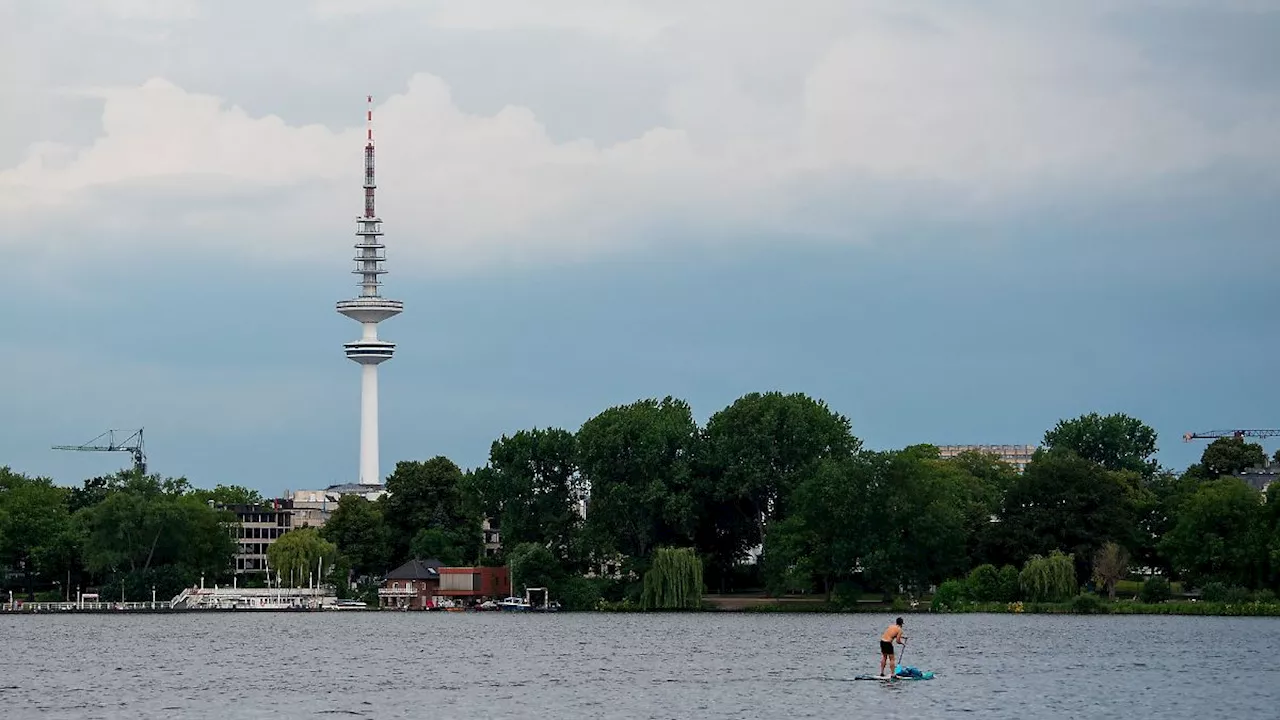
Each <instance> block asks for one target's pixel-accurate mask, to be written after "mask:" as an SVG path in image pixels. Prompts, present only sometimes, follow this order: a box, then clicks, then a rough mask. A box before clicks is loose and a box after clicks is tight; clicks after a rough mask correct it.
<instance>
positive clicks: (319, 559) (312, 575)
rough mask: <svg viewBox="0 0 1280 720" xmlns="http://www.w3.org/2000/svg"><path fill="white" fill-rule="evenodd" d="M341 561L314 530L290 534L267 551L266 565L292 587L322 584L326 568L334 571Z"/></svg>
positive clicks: (300, 530)
mask: <svg viewBox="0 0 1280 720" xmlns="http://www.w3.org/2000/svg"><path fill="white" fill-rule="evenodd" d="M337 560H338V548H337V546H335V545H334V544H333V543H331V542H329V541H328V540H325V539H324V538H323V537H321V535H320V532H319V531H318V530H316V529H315V528H301V529H298V530H290V531H289V532H287V533H285V534H284V535H281V536H280V538H279V539H277V540H276V541H275V542H273V543H271V545H270V546H268V547H267V562H268V563H269V564H270V566H271V569H272V571H273V572H275V574H276V575H277V576H278V577H279V578H280V579H281V581H283V582H286V583H288V584H289V585H290V586H292V587H299V586H302V585H305V584H307V583H308V582H309V581H310V580H311V579H315V580H317V581H321V576H322V575H323V573H324V568H330V569H332V568H333V566H334V565H335V564H336V563H337Z"/></svg>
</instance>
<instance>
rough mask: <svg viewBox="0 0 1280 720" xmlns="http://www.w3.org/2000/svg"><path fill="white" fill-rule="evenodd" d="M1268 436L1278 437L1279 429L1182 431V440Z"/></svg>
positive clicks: (1279, 435) (1279, 434)
mask: <svg viewBox="0 0 1280 720" xmlns="http://www.w3.org/2000/svg"><path fill="white" fill-rule="evenodd" d="M1224 437H1230V438H1238V439H1243V438H1246V437H1253V438H1269V437H1280V430H1209V431H1208V432H1189V433H1183V435H1182V442H1191V441H1192V440H1213V439H1216V438H1224Z"/></svg>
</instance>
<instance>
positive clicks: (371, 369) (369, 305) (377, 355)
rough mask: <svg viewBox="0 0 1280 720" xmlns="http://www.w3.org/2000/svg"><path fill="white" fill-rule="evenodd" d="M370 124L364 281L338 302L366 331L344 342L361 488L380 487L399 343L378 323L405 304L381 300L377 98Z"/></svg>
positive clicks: (361, 251) (360, 257) (360, 267)
mask: <svg viewBox="0 0 1280 720" xmlns="http://www.w3.org/2000/svg"><path fill="white" fill-rule="evenodd" d="M365 121H366V123H367V124H368V132H367V135H368V141H367V143H366V144H365V146H364V215H363V216H362V217H359V218H356V235H357V236H359V238H360V239H359V240H358V241H357V242H356V245H355V248H356V256H355V258H354V259H355V262H356V269H355V270H353V271H352V272H353V273H355V274H356V275H359V276H360V282H359V286H360V294H359V295H358V296H357V297H355V298H353V299H351V300H343V301H341V302H339V303H338V305H337V309H338V312H340V313H342V314H343V315H346V316H347V317H349V318H351V319H352V320H355V321H356V322H358V323H360V327H361V329H362V330H363V332H362V333H361V337H360V339H359V340H356V341H355V342H349V343H345V344H344V345H343V347H345V348H346V351H347V359H349V360H353V361H355V362H356V363H358V364H359V365H360V477H359V479H358V481H357V482H358V483H359V484H361V485H381V484H382V475H380V474H379V471H378V365H379V364H380V363H382V362H385V361H387V360H390V359H391V355H392V354H393V353H394V352H395V349H396V345H395V343H389V342H387V341H385V340H380V339H378V323H380V322H382V321H383V320H386V319H387V318H390V317H395V316H396V315H399V314H400V313H401V312H402V311H403V310H404V303H402V302H400V301H399V300H388V299H386V298H384V297H382V296H380V295H378V287H379V286H380V285H382V282H381V281H380V280H379V277H380V276H382V275H385V274H386V272H387V271H386V270H385V269H383V267H382V264H383V263H384V262H385V261H386V259H387V256H386V254H385V253H384V252H383V251H384V250H385V249H386V247H387V246H386V245H383V244H382V220H381V219H379V218H378V216H377V214H376V213H375V212H374V209H373V192H374V189H375V188H377V185H376V184H375V183H374V180H373V96H369V97H368V110H367V111H366V114H365Z"/></svg>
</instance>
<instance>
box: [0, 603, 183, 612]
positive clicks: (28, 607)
mask: <svg viewBox="0 0 1280 720" xmlns="http://www.w3.org/2000/svg"><path fill="white" fill-rule="evenodd" d="M168 609H169V601H167V600H160V601H157V602H150V601H148V602H78V603H77V602H13V603H4V604H0V611H3V612H34V613H56V612H111V611H113V610H168Z"/></svg>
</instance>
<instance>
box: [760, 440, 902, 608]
mask: <svg viewBox="0 0 1280 720" xmlns="http://www.w3.org/2000/svg"><path fill="white" fill-rule="evenodd" d="M879 459H880V456H879V455H877V454H875V453H862V454H859V455H858V456H855V457H852V458H839V459H837V458H830V459H827V460H824V461H822V462H821V463H819V464H818V466H817V468H816V469H815V471H814V473H813V474H812V475H809V476H808V477H805V478H804V479H803V480H801V481H800V484H799V485H798V486H797V487H796V488H795V490H793V491H792V495H791V498H790V500H789V506H790V509H791V510H790V513H789V514H788V515H787V516H786V517H783V518H781V519H779V520H778V521H776V522H774V523H772V524H771V525H770V526H769V532H768V534H767V535H766V536H765V540H764V553H763V556H762V558H761V562H762V564H763V566H764V573H765V581H766V585H767V587H768V588H769V590H770V592H773V593H782V592H789V591H796V590H807V589H809V588H810V587H812V586H813V585H814V583H815V582H816V583H817V584H818V586H819V587H821V588H822V591H823V593H824V594H825V595H826V597H827V600H828V601H830V599H831V593H832V591H833V590H834V589H835V586H836V584H837V583H838V582H840V581H844V580H851V579H853V578H854V576H855V574H856V573H857V571H858V569H859V564H860V562H861V560H862V558H864V557H868V556H870V555H872V553H873V552H874V548H876V547H877V544H876V543H877V542H879V541H881V540H882V539H881V538H877V537H876V536H875V534H874V531H875V528H874V527H873V525H872V515H873V514H874V513H875V508H876V507H877V503H876V501H875V500H874V499H873V497H872V492H873V488H875V487H877V486H878V485H881V484H882V483H881V477H882V475H881V471H882V468H881V463H879V462H878V460H879Z"/></svg>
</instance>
